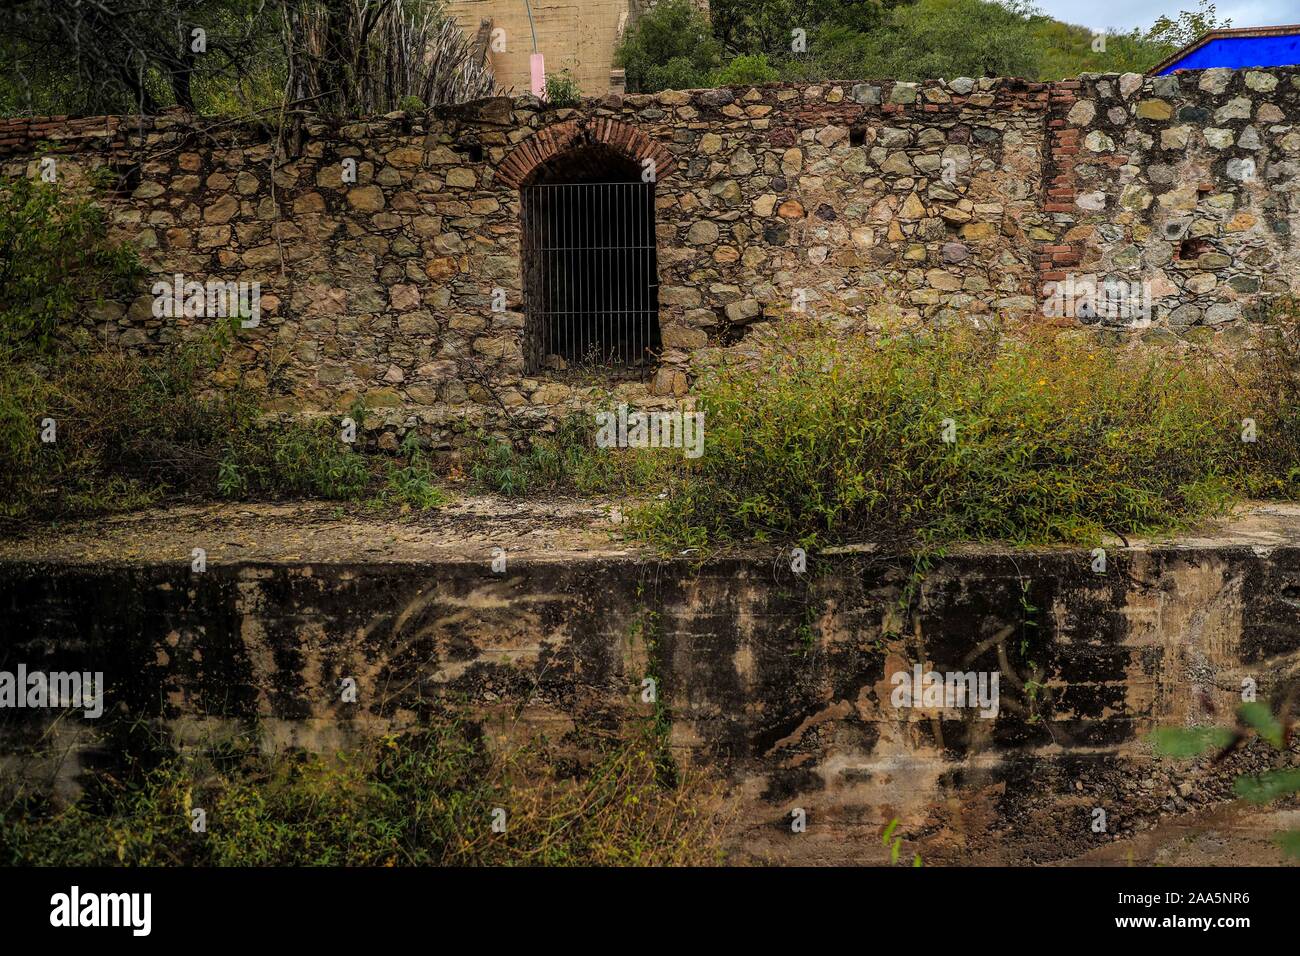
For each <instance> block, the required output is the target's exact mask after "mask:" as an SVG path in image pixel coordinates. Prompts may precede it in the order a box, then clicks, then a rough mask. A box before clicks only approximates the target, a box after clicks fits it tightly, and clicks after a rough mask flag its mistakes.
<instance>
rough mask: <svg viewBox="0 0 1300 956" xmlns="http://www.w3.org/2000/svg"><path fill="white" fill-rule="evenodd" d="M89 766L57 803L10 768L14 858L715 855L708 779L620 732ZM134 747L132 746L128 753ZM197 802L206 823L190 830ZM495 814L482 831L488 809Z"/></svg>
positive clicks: (186, 860)
mask: <svg viewBox="0 0 1300 956" xmlns="http://www.w3.org/2000/svg"><path fill="white" fill-rule="evenodd" d="M154 749H155V750H162V751H163V752H162V753H161V755H160V756H158V757H156V758H155V757H151V758H150V759H147V760H137V761H136V762H134V763H128V764H127V765H126V766H124V767H120V768H119V767H114V768H111V771H110V770H104V771H101V772H99V773H95V774H92V779H91V780H90V781H89V784H88V787H87V790H86V794H85V795H84V796H83V797H82V799H81V800H80V801H78V802H77V803H75V804H73V805H72V806H70V807H66V808H63V809H59V808H56V807H53V806H51V805H50V804H49V803H48V802H47V801H45V800H43V799H41V798H40V797H39V796H36V795H33V794H30V793H27V792H25V790H24V789H23V788H22V787H21V781H17V784H18V785H17V786H14V785H13V783H14V782H12V781H11V782H10V783H11V790H12V791H13V792H12V794H11V796H10V798H9V800H8V801H7V803H5V804H0V807H3V809H0V863H3V864H5V865H9V866H14V865H22V866H32V865H36V866H115V865H127V866H393V865H397V866H424V865H451V866H466V865H538V866H564V865H587V866H593V865H599V866H621V865H632V866H644V865H678V866H680V865H692V864H711V863H716V862H718V861H719V859H720V849H719V840H718V827H717V821H716V818H715V817H714V815H713V812H712V808H711V802H712V796H713V793H714V789H713V787H712V785H711V784H709V783H707V782H706V781H705V780H704V779H703V778H702V777H698V776H696V775H693V774H691V773H679V774H676V775H674V779H672V780H665V778H664V775H663V774H662V773H661V772H660V767H659V765H658V763H657V758H658V751H659V746H658V740H657V739H655V738H653V736H652V734H651V732H650V731H643V732H630V733H628V734H626V735H624V737H623V738H622V739H619V740H614V741H612V742H606V743H604V744H603V745H601V746H600V748H599V749H598V751H597V753H596V757H595V759H594V760H592V761H591V762H589V763H584V764H583V765H581V766H578V765H576V764H575V761H574V760H573V759H572V758H566V757H565V755H564V754H559V753H556V752H554V751H552V750H551V749H550V748H549V747H548V746H547V745H546V744H545V742H544V741H540V740H538V741H533V742H531V743H529V744H527V745H524V746H514V747H512V748H510V749H507V750H503V751H492V750H489V749H488V747H487V746H486V745H485V743H484V742H483V740H482V738H481V736H479V735H478V734H476V733H473V732H471V731H470V729H469V728H468V727H467V726H466V725H464V724H462V723H458V722H448V723H446V724H441V725H439V726H436V727H434V728H433V729H431V730H429V731H426V732H421V733H417V734H409V735H403V736H388V737H385V738H382V739H381V740H379V741H376V742H375V743H373V744H371V745H368V746H364V747H361V748H358V749H356V750H353V751H349V752H346V753H341V754H337V755H334V756H332V757H324V756H317V755H313V754H305V753H300V752H287V753H280V754H265V753H262V752H261V751H259V749H258V747H257V744H256V741H255V740H254V739H252V738H251V737H240V738H236V739H235V740H233V741H229V742H225V743H223V744H221V745H214V746H209V747H205V748H202V749H190V750H187V751H184V752H181V753H168V752H166V750H165V748H161V747H155V748H154ZM137 752H138V751H137ZM195 807H202V808H203V809H204V811H205V813H206V821H205V822H206V832H205V833H193V832H191V830H190V823H191V813H190V811H191V810H192V809H193V808H195ZM497 807H501V808H503V809H505V810H506V812H507V818H506V820H507V829H506V832H505V833H494V832H493V831H492V824H493V819H494V810H495V809H496V808H497Z"/></svg>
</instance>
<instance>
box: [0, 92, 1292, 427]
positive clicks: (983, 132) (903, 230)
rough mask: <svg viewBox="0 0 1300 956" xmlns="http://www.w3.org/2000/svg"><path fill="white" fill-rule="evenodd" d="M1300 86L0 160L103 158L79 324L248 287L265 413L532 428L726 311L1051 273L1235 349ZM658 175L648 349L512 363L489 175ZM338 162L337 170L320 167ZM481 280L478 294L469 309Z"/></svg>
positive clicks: (895, 97) (690, 359) (121, 132)
mask: <svg viewBox="0 0 1300 956" xmlns="http://www.w3.org/2000/svg"><path fill="white" fill-rule="evenodd" d="M1297 116H1300V75H1297V73H1296V72H1295V71H1293V70H1271V71H1251V72H1246V73H1231V72H1227V71H1207V72H1205V73H1189V74H1179V75H1175V76H1171V77H1161V78H1145V79H1144V78H1142V77H1140V76H1136V75H1132V74H1129V75H1125V76H1105V77H1089V78H1085V79H1082V80H1074V81H1063V82H1060V83H1054V84H1035V83H1026V82H1022V81H1017V80H987V79H985V80H979V81H972V80H967V79H960V78H959V79H955V80H952V81H950V82H947V83H944V82H927V83H925V84H912V83H901V82H898V83H888V82H886V83H879V84H876V83H858V84H852V83H843V84H835V83H832V84H823V85H816V86H803V87H794V86H771V87H763V88H753V89H750V88H743V87H742V88H733V89H720V90H704V91H689V92H665V93H660V94H654V95H610V96H607V97H604V98H602V99H598V100H591V101H588V102H586V103H585V104H584V105H583V106H582V107H581V108H580V109H578V110H569V109H548V108H546V107H545V106H544V105H543V104H541V103H539V102H538V101H537V100H535V99H534V98H532V97H530V96H524V97H520V98H516V99H513V100H512V99H507V98H496V99H489V100H483V101H480V102H477V103H473V104H467V105H465V106H460V107H451V108H442V109H438V110H435V111H432V112H430V113H428V114H419V115H417V114H402V113H396V114H390V115H389V116H386V117H381V118H375V119H373V120H370V121H365V122H352V123H336V122H335V123H330V122H325V121H322V120H318V119H310V120H308V121H306V123H305V126H304V128H303V129H302V131H301V133H300V134H299V135H297V136H295V137H291V138H290V139H289V147H288V148H287V149H286V148H276V147H275V146H274V141H275V136H274V131H272V130H270V129H268V128H266V127H264V126H255V125H250V124H243V125H240V124H230V123H222V122H219V121H214V120H200V119H196V118H193V117H187V116H184V115H175V114H168V115H164V116H161V117H153V118H144V119H141V120H137V119H135V118H117V117H109V118H97V119H89V120H76V121H67V120H62V119H60V118H54V119H15V120H7V121H3V122H2V123H0V171H3V173H5V174H6V175H28V176H31V175H37V174H38V173H39V169H40V164H39V162H38V159H37V156H38V155H39V154H41V153H48V154H49V155H51V156H53V157H54V158H55V160H56V164H57V169H58V171H59V176H60V180H61V181H63V182H65V183H76V181H77V180H78V179H79V178H82V177H84V175H85V174H86V173H87V172H88V171H89V170H90V169H92V168H95V167H104V166H107V167H109V168H110V169H113V170H115V171H116V173H117V174H118V176H119V179H120V191H119V193H118V194H117V196H116V198H114V199H112V200H110V203H109V204H110V207H111V211H112V218H113V222H114V224H115V228H116V229H117V230H118V231H119V233H120V234H121V235H122V236H123V237H124V238H127V239H130V240H131V241H133V242H135V243H137V244H138V245H140V246H141V247H143V249H144V251H145V253H146V257H147V260H148V263H149V265H150V267H151V269H152V270H154V272H155V273H156V275H155V276H151V277H150V279H149V281H148V282H146V283H144V285H143V288H142V289H141V295H140V297H139V298H138V299H137V300H136V301H134V302H133V303H129V304H126V305H124V306H120V307H117V306H111V305H110V306H108V307H106V308H104V309H103V310H100V311H99V312H98V313H97V315H96V316H95V317H94V319H93V324H94V326H95V330H96V331H97V332H98V333H100V334H101V335H102V336H104V337H105V338H106V340H107V341H109V342H111V343H115V344H117V345H121V346H124V347H128V348H141V349H147V348H150V347H155V346H160V345H165V344H167V343H169V342H173V341H175V340H177V339H178V338H184V337H187V336H190V335H193V334H195V333H196V332H197V331H198V330H199V329H200V328H201V327H203V326H205V325H206V324H208V323H210V322H211V321H212V320H210V319H203V318H196V319H186V318H180V319H167V318H155V317H154V315H153V314H152V305H153V297H152V296H151V295H150V294H149V286H150V285H151V283H152V281H154V280H155V279H156V278H159V277H165V276H169V275H171V274H173V273H176V272H181V273H184V274H185V275H186V277H187V278H191V279H197V280H199V281H203V280H207V279H225V280H243V281H246V282H252V281H257V282H260V283H261V293H262V300H261V301H262V310H263V314H262V321H261V324H260V325H259V326H258V327H257V328H252V329H246V330H244V331H243V332H242V333H241V336H240V340H239V345H238V348H237V349H236V351H235V352H234V353H233V354H232V356H231V359H230V361H229V362H228V363H227V367H226V368H225V369H224V370H223V376H224V377H233V376H234V375H236V374H243V375H245V376H246V377H251V378H252V379H253V380H254V381H257V380H258V379H259V377H265V376H266V375H267V374H268V370H270V369H272V368H277V369H279V376H280V377H279V378H278V379H277V381H276V383H275V387H276V390H277V398H276V400H275V402H274V403H273V410H275V411H283V412H301V413H306V414H341V413H343V412H344V411H345V410H346V409H347V408H348V407H349V406H350V404H351V403H352V401H353V400H354V399H356V398H358V397H362V398H364V399H365V400H366V402H367V403H368V404H369V405H370V406H371V407H372V408H373V409H376V410H377V411H378V412H379V418H378V420H377V423H378V424H380V425H381V426H382V427H383V428H384V429H385V430H386V432H385V435H386V439H385V440H386V441H391V440H392V439H393V436H394V435H395V433H397V432H400V431H401V430H403V429H405V428H407V427H411V426H417V425H418V426H420V427H421V428H422V429H423V430H426V431H429V432H430V433H431V434H432V435H433V436H434V439H435V442H436V443H438V444H441V445H445V444H447V443H449V442H450V441H452V439H453V433H454V432H455V430H457V429H462V428H465V427H469V426H476V425H479V424H484V423H489V424H499V423H501V422H503V421H505V420H507V419H510V420H514V421H517V422H520V423H528V422H536V421H542V420H546V419H551V418H553V417H554V416H556V415H559V414H563V413H564V411H565V410H566V409H569V408H571V407H575V406H577V405H579V404H581V403H582V402H584V401H588V400H591V399H592V398H594V397H596V396H598V395H604V394H605V393H606V391H607V388H606V385H608V386H609V388H612V390H613V391H614V393H615V394H616V395H617V396H618V397H619V398H621V399H623V400H627V401H630V402H634V403H640V404H654V403H661V404H664V403H669V402H672V401H674V400H678V399H680V397H681V396H683V395H684V394H685V393H686V391H687V389H688V387H689V383H690V381H691V380H692V377H693V376H694V375H695V374H697V373H698V371H699V370H700V369H701V368H703V367H705V366H707V365H708V364H709V363H710V362H714V361H716V360H717V359H718V357H719V356H720V355H721V354H722V353H723V351H724V350H727V349H733V350H734V349H739V350H744V349H745V348H746V346H747V343H746V341H745V336H746V334H747V332H748V331H749V330H750V329H751V328H752V327H753V325H754V324H755V323H758V322H765V321H779V320H781V319H782V318H783V317H785V316H788V315H789V313H790V312H791V311H792V310H794V309H797V308H799V307H801V306H804V307H806V308H807V310H808V311H810V312H812V313H813V314H814V315H822V316H847V317H849V318H851V319H856V320H858V321H863V322H865V321H868V320H869V319H871V318H873V317H876V316H879V315H881V314H884V313H890V314H893V315H896V316H900V317H906V318H919V319H923V320H927V321H939V320H943V319H951V318H956V317H963V316H975V317H980V316H983V317H993V316H1013V317H1032V316H1035V315H1038V314H1040V312H1042V311H1043V310H1044V308H1045V301H1047V300H1048V299H1050V298H1051V296H1050V294H1049V290H1050V289H1051V288H1052V285H1051V284H1053V283H1061V282H1064V281H1066V280H1069V279H1071V278H1073V277H1075V276H1084V275H1087V274H1096V275H1098V276H1099V277H1111V278H1120V279H1124V280H1126V281H1133V282H1135V283H1137V284H1138V285H1140V286H1141V288H1143V289H1146V290H1149V291H1150V292H1151V293H1152V294H1153V296H1154V304H1153V308H1152V309H1151V311H1150V314H1149V315H1146V316H1138V317H1131V316H1126V317H1122V318H1119V319H1114V318H1098V317H1096V316H1093V315H1089V314H1087V312H1086V311H1084V312H1081V313H1079V314H1076V313H1074V312H1068V314H1066V315H1064V316H1061V314H1060V310H1055V309H1047V311H1048V313H1049V314H1051V315H1057V316H1058V317H1059V318H1058V320H1059V321H1065V322H1068V323H1071V324H1078V325H1081V326H1083V327H1088V328H1097V327H1103V326H1115V327H1117V328H1129V329H1135V330H1139V331H1140V334H1143V335H1147V336H1159V337H1175V336H1180V335H1197V336H1219V335H1225V334H1226V335H1228V336H1230V337H1231V336H1233V335H1237V334H1240V333H1241V332H1242V330H1243V329H1244V328H1245V327H1246V326H1247V325H1248V322H1249V319H1250V317H1251V315H1252V314H1253V308H1254V306H1255V305H1256V304H1257V303H1258V302H1259V301H1260V300H1261V297H1262V296H1264V295H1266V294H1270V293H1275V292H1280V291H1283V290H1284V289H1286V288H1290V286H1291V284H1292V281H1293V280H1292V273H1293V272H1294V270H1295V265H1296V260H1297V256H1296V253H1295V251H1294V247H1293V245H1292V238H1291V236H1292V223H1291V219H1292V217H1293V216H1294V215H1295V213H1294V212H1293V208H1292V207H1293V206H1294V205H1295V201H1296V200H1295V196H1296V190H1297V187H1296V186H1295V181H1294V169H1295V163H1296V160H1295V159H1294V157H1295V156H1296V154H1297V153H1300V131H1298V130H1297V129H1296V128H1295V127H1293V125H1292V122H1291V121H1293V120H1294V119H1295V118H1296V117H1297ZM584 148H585V149H588V150H597V151H598V150H605V151H606V152H607V153H609V152H612V153H613V154H617V155H618V156H621V157H624V158H625V159H626V160H627V161H629V162H637V163H639V162H640V161H642V160H647V159H652V160H654V161H655V164H656V179H657V182H656V206H657V223H656V231H657V242H658V265H659V278H660V283H661V285H660V289H659V300H660V325H661V329H662V339H663V345H664V349H663V352H662V354H661V355H660V356H659V360H658V362H657V364H656V366H655V367H654V368H653V369H650V370H648V371H647V373H646V374H645V375H644V376H643V377H642V378H641V380H638V381H626V380H625V381H621V382H609V383H606V382H603V381H602V380H601V377H600V376H599V375H597V374H593V375H589V376H587V378H586V379H585V380H581V381H575V379H574V377H573V376H571V375H568V376H566V375H558V374H551V373H549V372H537V373H535V372H531V371H529V370H528V369H527V367H526V365H525V357H524V353H525V349H524V340H525V336H526V334H527V325H528V320H527V316H526V304H525V301H524V294H523V288H522V284H521V274H522V264H521V261H520V258H521V246H520V238H521V235H520V221H519V214H520V194H519V189H518V187H519V186H520V184H522V183H526V182H528V181H529V180H530V178H531V177H533V176H536V175H537V174H538V172H539V171H540V170H544V169H547V168H549V166H550V165H552V164H553V163H554V162H556V161H557V160H558V159H560V158H562V157H563V156H564V155H565V154H566V153H568V152H569V151H571V150H574V149H584ZM345 160H352V161H354V162H355V164H356V182H355V183H345V182H344V181H343V172H342V170H343V165H344V161H345ZM494 289H504V290H505V294H506V298H507V309H506V311H504V312H500V311H496V312H494V311H493V310H492V299H493V290H494Z"/></svg>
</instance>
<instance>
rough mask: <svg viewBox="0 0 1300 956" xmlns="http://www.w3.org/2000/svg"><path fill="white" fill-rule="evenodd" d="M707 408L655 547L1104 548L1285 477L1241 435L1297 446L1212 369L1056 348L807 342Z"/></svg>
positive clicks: (1075, 343) (1144, 355)
mask: <svg viewBox="0 0 1300 956" xmlns="http://www.w3.org/2000/svg"><path fill="white" fill-rule="evenodd" d="M697 396H698V399H699V402H700V407H701V408H702V409H703V411H704V413H705V452H704V455H703V457H702V458H700V459H698V460H697V461H696V462H693V463H692V467H691V468H690V469H689V470H688V471H687V473H686V476H685V478H684V480H683V481H682V482H681V483H679V485H678V486H677V487H676V489H675V493H674V494H673V495H672V496H671V498H670V499H669V500H668V501H667V502H665V503H664V504H663V505H659V506H652V507H651V508H649V509H648V510H647V511H645V512H644V513H642V514H641V515H640V516H639V520H640V521H641V523H642V524H641V527H642V531H643V533H645V534H647V535H649V536H650V537H653V538H658V539H662V540H667V541H672V542H690V543H692V544H700V543H702V542H715V543H717V542H725V541H731V540H743V539H749V538H764V537H773V536H774V537H778V538H784V539H798V540H800V541H803V542H806V543H813V544H816V543H825V542H828V541H833V540H842V539H846V538H862V537H867V538H870V539H872V540H877V541H882V540H883V541H886V542H890V541H897V542H900V543H908V544H911V543H914V542H916V541H917V540H929V541H943V540H957V539H961V540H994V539H996V540H1004V541H1011V542H1022V543H1027V542H1050V541H1092V540H1096V539H1097V537H1098V536H1099V535H1100V534H1101V532H1102V531H1103V529H1111V530H1113V531H1119V532H1122V533H1130V532H1144V531H1153V530H1157V529H1164V528H1169V527H1174V526H1177V525H1178V524H1180V523H1182V522H1184V521H1186V520H1188V519H1190V518H1193V517H1195V516H1198V515H1202V514H1205V513H1207V512H1210V511H1212V510H1214V509H1216V508H1219V507H1222V506H1223V505H1224V504H1226V503H1227V502H1228V501H1229V500H1231V498H1232V497H1233V495H1234V494H1237V493H1240V492H1241V491H1243V490H1245V489H1248V488H1250V487H1252V485H1257V484H1258V482H1259V481H1260V480H1261V479H1260V476H1261V475H1268V474H1275V473H1276V471H1277V469H1278V468H1280V467H1282V466H1283V462H1282V461H1281V459H1284V458H1285V457H1286V456H1285V455H1283V454H1282V453H1281V452H1280V451H1279V452H1277V455H1276V457H1277V459H1278V460H1273V459H1272V458H1270V456H1273V455H1274V452H1272V451H1268V452H1261V451H1260V450H1259V446H1258V445H1251V444H1246V443H1243V442H1242V441H1241V422H1242V419H1243V418H1244V417H1250V416H1259V417H1260V425H1259V427H1260V428H1261V429H1262V430H1264V431H1265V432H1267V434H1269V435H1270V436H1280V435H1282V434H1283V429H1282V428H1281V427H1279V426H1278V425H1277V424H1276V422H1275V420H1274V419H1275V414H1274V412H1272V411H1270V409H1269V407H1267V406H1265V405H1262V404H1261V400H1260V396H1259V393H1258V391H1257V390H1252V388H1251V387H1250V386H1249V385H1248V384H1247V383H1243V382H1242V381H1240V380H1238V379H1237V378H1234V376H1232V375H1230V374H1227V373H1226V372H1225V370H1224V369H1223V368H1221V367H1220V366H1219V365H1217V364H1216V363H1215V362H1214V361H1213V360H1212V359H1210V358H1207V357H1202V356H1199V355H1197V354H1195V353H1192V354H1187V355H1183V356H1177V355H1172V354H1170V353H1168V352H1159V351H1155V350H1141V349H1137V348H1133V349H1129V350H1120V349H1114V348H1107V347H1097V346H1096V345H1093V344H1088V343H1085V342H1082V341H1080V340H1078V339H1076V338H1072V337H1069V336H1061V335H1058V336H1051V335H1049V334H1045V333H1044V334H1030V335H1027V336H1025V337H1011V336H1003V335H999V334H997V333H991V332H979V331H974V330H966V329H949V330H936V331H927V332H920V333H917V332H895V333H891V334H885V335H882V336H878V337H873V336H869V335H866V334H854V333H844V332H841V331H838V330H835V329H833V328H830V327H827V326H825V325H819V324H817V323H815V322H804V323H799V324H790V325H787V326H786V327H785V328H784V329H783V330H782V331H780V332H779V333H777V335H776V340H775V342H774V343H772V345H771V347H770V348H769V349H767V350H765V351H764V353H763V357H762V358H761V360H760V361H759V362H757V363H749V364H740V363H733V364H730V365H724V366H721V367H719V368H718V369H717V370H716V371H715V372H714V374H712V375H711V376H708V377H706V378H704V379H702V380H701V382H700V383H699V384H698V386H697ZM947 426H951V428H950V429H949V432H948V433H949V434H950V435H951V436H953V437H955V441H953V442H951V443H949V442H947V441H945V440H944V435H945V428H946V427H947ZM1292 427H1294V426H1292ZM952 429H955V431H953V430H952ZM1292 453H1294V449H1292ZM1294 463H1295V459H1294V458H1292V459H1291V467H1294Z"/></svg>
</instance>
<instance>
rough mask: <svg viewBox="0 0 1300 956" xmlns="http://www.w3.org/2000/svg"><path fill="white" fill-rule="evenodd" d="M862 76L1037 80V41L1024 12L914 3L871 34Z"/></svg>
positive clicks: (969, 2) (982, 1) (979, 0)
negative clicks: (987, 77)
mask: <svg viewBox="0 0 1300 956" xmlns="http://www.w3.org/2000/svg"><path fill="white" fill-rule="evenodd" d="M869 47H870V48H869V50H868V52H867V59H866V64H865V67H866V70H865V72H866V74H867V75H868V76H875V77H893V78H896V79H902V80H922V79H928V78H933V77H954V76H976V77H978V76H1020V77H1029V78H1033V77H1036V76H1037V75H1038V68H1039V55H1038V45H1037V38H1036V37H1035V36H1034V33H1033V31H1032V29H1031V27H1030V21H1029V19H1028V18H1027V16H1026V15H1025V12H1024V9H1023V8H1020V9H1018V8H1015V7H1012V6H1009V5H1004V4H1002V3H994V2H988V0H919V2H918V3H916V4H914V5H912V6H907V7H900V8H898V9H896V10H894V11H893V13H892V14H891V15H890V18H889V20H888V21H887V23H886V24H885V26H884V27H883V28H882V29H881V30H879V31H877V32H876V33H874V34H872V35H871V37H870V45H869Z"/></svg>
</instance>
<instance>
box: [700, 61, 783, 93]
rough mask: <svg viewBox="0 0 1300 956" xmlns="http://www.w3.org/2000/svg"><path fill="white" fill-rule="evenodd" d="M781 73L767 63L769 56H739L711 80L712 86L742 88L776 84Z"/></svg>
mask: <svg viewBox="0 0 1300 956" xmlns="http://www.w3.org/2000/svg"><path fill="white" fill-rule="evenodd" d="M780 79H781V72H780V71H779V70H778V69H777V68H776V67H775V66H773V65H772V64H771V63H769V62H768V61H767V55H766V54H764V53H758V54H755V55H753V56H738V57H736V58H735V59H734V60H732V61H731V62H730V63H728V64H727V65H726V66H724V67H723V68H722V69H720V70H718V71H717V72H716V73H714V74H713V76H712V77H711V78H710V80H709V83H710V85H711V86H741V85H751V86H753V85H757V84H761V83H776V82H778V81H779V80H780Z"/></svg>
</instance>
